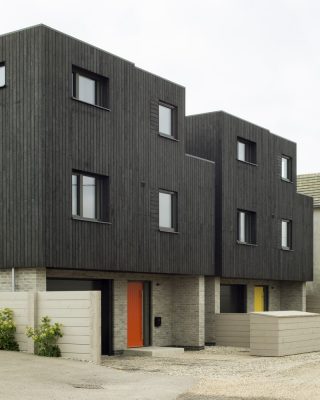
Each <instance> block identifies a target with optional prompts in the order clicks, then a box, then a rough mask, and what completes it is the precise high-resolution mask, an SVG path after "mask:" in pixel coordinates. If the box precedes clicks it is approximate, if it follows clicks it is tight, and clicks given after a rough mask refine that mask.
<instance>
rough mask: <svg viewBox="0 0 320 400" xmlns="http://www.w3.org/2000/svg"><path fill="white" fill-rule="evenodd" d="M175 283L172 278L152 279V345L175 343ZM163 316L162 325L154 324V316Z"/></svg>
mask: <svg viewBox="0 0 320 400" xmlns="http://www.w3.org/2000/svg"><path fill="white" fill-rule="evenodd" d="M173 290H174V283H173V282H172V279H171V278H164V277H158V278H156V279H153V280H152V291H151V293H152V306H151V308H152V312H151V314H152V316H151V318H152V319H151V326H152V330H151V331H152V332H151V337H152V345H153V346H171V345H172V343H173V338H172V329H173V325H172V324H173V310H172V308H173V305H172V297H173ZM158 316H159V317H161V326H159V327H157V328H156V327H155V326H154V323H153V322H154V317H158Z"/></svg>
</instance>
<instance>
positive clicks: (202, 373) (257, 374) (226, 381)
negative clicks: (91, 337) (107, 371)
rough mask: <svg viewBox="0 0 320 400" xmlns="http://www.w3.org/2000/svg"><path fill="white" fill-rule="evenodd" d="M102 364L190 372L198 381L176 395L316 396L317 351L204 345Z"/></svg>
mask: <svg viewBox="0 0 320 400" xmlns="http://www.w3.org/2000/svg"><path fill="white" fill-rule="evenodd" d="M104 365H108V366H109V367H112V368H114V369H117V370H124V371H127V372H129V371H131V372H132V373H135V372H142V371H143V372H146V373H157V374H158V373H164V374H167V375H170V376H187V377H188V376H189V377H190V378H191V377H192V378H193V379H194V378H195V379H196V380H197V383H196V384H195V385H194V386H193V387H192V388H191V389H189V391H187V392H186V393H184V394H181V395H180V397H178V399H179V400H209V399H210V400H211V399H215V400H241V399H251V400H275V399H283V400H289V399H290V400H305V399H306V400H319V399H320V353H308V354H301V355H295V356H287V357H272V358H270V357H251V356H250V355H249V351H248V349H242V348H227V347H209V348H206V349H205V350H203V351H199V352H186V353H184V354H183V355H181V356H178V357H175V358H171V359H162V358H147V357H108V358H107V359H105V360H104ZM154 398H155V399H157V397H156V396H155V397H154Z"/></svg>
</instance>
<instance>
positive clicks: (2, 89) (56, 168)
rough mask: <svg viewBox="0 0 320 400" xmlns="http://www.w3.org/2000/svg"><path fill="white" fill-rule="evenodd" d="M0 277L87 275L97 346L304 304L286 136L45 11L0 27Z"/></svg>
mask: <svg viewBox="0 0 320 400" xmlns="http://www.w3.org/2000/svg"><path fill="white" fill-rule="evenodd" d="M0 137H1V140H0V160H1V175H0V213H1V214H0V215H1V230H0V290H2V291H8V290H11V284H12V280H11V277H12V276H13V268H14V271H15V274H14V276H15V280H14V287H13V288H12V289H13V290H17V291H29V290H31V291H38V290H40V291H41V290H90V289H96V290H101V293H102V351H103V353H104V354H111V353H113V352H117V351H121V350H124V349H126V348H127V347H138V346H148V345H151V344H152V345H154V346H184V347H189V348H201V347H203V346H204V344H205V342H207V343H212V342H214V341H215V322H214V315H215V314H217V313H220V312H221V313H223V312H228V313H229V312H234V313H237V312H250V311H253V310H268V309H269V310H280V309H296V310H303V309H304V308H305V282H306V281H307V280H311V279H312V200H311V199H309V198H308V197H305V196H303V195H300V194H297V193H296V146H295V144H294V143H292V142H290V141H288V140H285V139H282V138H280V137H278V136H275V135H273V134H271V133H270V132H269V131H267V130H265V129H262V128H259V127H257V126H255V125H252V124H250V123H248V122H245V121H243V120H240V119H238V118H235V117H233V116H230V115H228V114H225V113H223V112H218V113H210V114H204V115H197V116H191V117H186V116H185V89H184V88H183V87H181V86H179V85H177V84H175V83H172V82H169V81H167V80H165V79H162V78H160V77H158V76H155V75H153V74H150V73H148V72H146V71H143V70H141V69H140V68H137V67H136V66H135V65H134V64H133V63H131V62H128V61H126V60H123V59H121V58H119V57H117V56H114V55H111V54H109V53H107V52H105V51H103V50H100V49H98V48H96V47H94V46H91V45H88V44H86V43H84V42H81V41H79V40H76V39H74V38H72V37H70V36H67V35H65V34H63V33H60V32H57V31H56V30H54V29H51V28H48V27H46V26H44V25H39V26H35V27H31V28H28V29H25V30H22V31H18V32H14V33H10V34H7V35H3V36H1V37H0Z"/></svg>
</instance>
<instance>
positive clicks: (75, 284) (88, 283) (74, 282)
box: [47, 278, 113, 355]
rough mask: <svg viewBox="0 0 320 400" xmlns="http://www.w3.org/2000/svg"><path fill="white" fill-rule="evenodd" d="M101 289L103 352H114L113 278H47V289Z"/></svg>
mask: <svg viewBox="0 0 320 400" xmlns="http://www.w3.org/2000/svg"><path fill="white" fill-rule="evenodd" d="M82 290H84V291H90V290H99V291H101V353H102V354H103V355H111V354H113V334H112V332H113V318H112V309H113V307H112V299H113V295H112V280H111V279H101V280H100V279H99V280H98V279H59V278H48V279H47V291H55V292H57V291H82Z"/></svg>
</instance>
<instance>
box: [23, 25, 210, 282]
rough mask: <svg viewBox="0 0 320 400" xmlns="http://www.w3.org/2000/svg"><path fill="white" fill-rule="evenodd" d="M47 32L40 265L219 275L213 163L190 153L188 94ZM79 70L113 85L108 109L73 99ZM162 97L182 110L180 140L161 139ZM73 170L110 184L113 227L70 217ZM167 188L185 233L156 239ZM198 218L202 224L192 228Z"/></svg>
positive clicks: (44, 37)
mask: <svg viewBox="0 0 320 400" xmlns="http://www.w3.org/2000/svg"><path fill="white" fill-rule="evenodd" d="M31 31H32V29H31ZM41 34H42V42H41V44H42V46H40V49H42V50H39V51H40V52H41V57H40V59H41V61H42V62H43V68H42V74H41V80H40V81H41V85H40V88H41V98H42V106H41V107H42V108H41V110H42V114H43V119H42V122H43V137H42V139H43V143H44V147H43V149H42V153H43V155H44V160H45V165H44V168H43V175H42V177H41V184H42V189H43V194H44V195H43V199H42V203H43V204H42V205H43V213H42V214H41V215H42V218H43V219H44V221H45V225H44V238H45V251H44V253H45V262H44V264H43V265H45V266H46V267H52V268H75V269H96V270H112V271H130V272H155V273H181V274H207V275H213V274H214V263H213V252H214V248H213V247H211V248H210V250H209V251H208V249H207V244H206V241H210V239H211V243H213V227H212V225H213V218H212V220H210V218H207V219H205V216H208V215H210V216H211V215H213V209H212V208H213V201H212V199H213V197H212V198H211V199H209V194H210V193H211V194H213V191H214V187H213V179H214V166H213V164H210V163H207V162H206V161H202V162H191V161H188V159H187V157H186V156H185V142H184V121H185V90H184V88H183V87H181V86H179V85H176V84H173V83H171V82H169V81H166V80H164V79H161V78H159V77H156V76H154V75H151V74H150V73H147V72H145V71H142V70H140V69H138V68H136V67H135V66H134V64H132V63H130V62H127V61H125V60H123V59H121V58H119V57H116V56H113V55H110V54H109V53H106V52H104V51H101V50H99V49H97V48H95V47H93V46H90V45H88V44H85V43H83V42H81V41H78V40H76V39H73V38H71V37H68V36H66V35H64V34H61V33H59V32H56V31H54V30H52V29H50V28H47V27H41ZM72 65H75V66H78V67H80V68H83V69H86V70H88V71H92V72H94V73H96V74H99V75H102V76H106V77H108V78H109V88H110V111H106V110H101V109H99V108H97V107H94V106H91V105H87V104H83V103H81V102H79V101H76V100H74V99H72V98H71V94H72V90H71V89H72V82H71V71H72ZM159 100H161V101H165V102H167V103H169V104H172V105H174V106H176V112H177V140H170V139H166V138H163V137H160V136H159V135H158V102H159ZM72 169H76V170H79V171H84V172H91V173H97V174H101V175H105V176H108V177H109V182H110V196H109V197H110V205H109V215H110V221H109V222H110V223H108V224H106V223H105V224H103V223H91V222H84V221H78V220H72V218H71V171H72ZM187 173H188V175H187ZM160 188H161V189H167V190H172V191H175V192H177V194H178V230H179V233H178V234H169V233H160V232H159V229H158V190H159V189H160ZM208 188H209V191H208ZM187 198H188V199H189V200H188V201H189V203H187V200H186V199H187ZM198 217H199V218H201V220H202V221H203V224H202V225H201V226H200V225H198V226H195V224H189V221H194V220H196V219H197V218H198ZM191 225H193V229H192V230H191V228H190V226H191ZM192 241H194V242H193V257H187V256H186V250H187V249H190V243H191V242H192ZM189 251H190V250H189ZM199 259H200V260H201V263H200V262H194V261H195V260H199Z"/></svg>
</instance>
